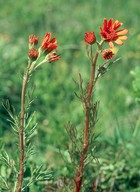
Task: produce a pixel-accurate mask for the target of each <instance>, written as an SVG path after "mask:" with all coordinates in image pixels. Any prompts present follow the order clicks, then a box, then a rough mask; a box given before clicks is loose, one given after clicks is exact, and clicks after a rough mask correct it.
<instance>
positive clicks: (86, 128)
mask: <svg viewBox="0 0 140 192" xmlns="http://www.w3.org/2000/svg"><path fill="white" fill-rule="evenodd" d="M122 25H123V23H121V22H119V21H118V20H113V19H112V18H111V19H109V20H107V19H104V22H103V27H100V35H101V41H100V42H99V41H98V40H97V38H96V35H95V33H94V31H88V32H86V33H85V36H84V41H85V43H86V45H87V56H88V59H89V63H90V68H91V73H90V75H89V81H88V82H87V83H86V85H84V80H83V78H82V75H81V74H79V81H78V83H77V84H78V87H79V92H78V93H76V96H77V97H78V99H79V100H80V101H81V103H82V105H83V110H84V116H85V119H84V125H83V129H82V131H81V130H80V134H78V132H79V130H78V129H77V128H75V126H74V125H72V124H71V123H68V125H67V126H66V130H67V132H68V135H69V137H70V139H71V144H70V145H69V153H70V157H71V162H72V164H73V170H74V177H73V180H74V183H75V192H81V191H82V192H83V191H85V192H87V191H96V190H97V189H98V182H97V178H95V177H94V178H90V179H89V180H91V183H87V180H88V179H87V178H86V176H87V175H86V172H89V171H88V170H87V168H88V166H89V163H94V162H95V160H96V158H95V154H94V151H95V147H96V145H95V139H96V134H95V125H96V123H97V120H98V107H99V101H95V100H94V98H95V97H94V93H95V87H96V83H97V81H98V80H99V79H100V78H101V77H103V75H104V74H105V73H106V72H107V71H108V69H109V68H110V66H111V65H112V64H114V63H116V62H117V61H118V60H119V58H116V51H115V50H116V48H115V47H114V43H116V44H118V45H122V44H123V42H122V40H126V39H127V36H126V34H127V33H128V30H126V29H121V30H118V29H119V27H121V26H122ZM108 45H109V47H108V48H106V47H107V46H108ZM93 46H96V47H97V50H96V52H95V53H94V52H93ZM100 55H101V57H102V58H103V63H102V64H99V63H97V60H98V57H99V56H100ZM89 177H90V176H89Z"/></svg>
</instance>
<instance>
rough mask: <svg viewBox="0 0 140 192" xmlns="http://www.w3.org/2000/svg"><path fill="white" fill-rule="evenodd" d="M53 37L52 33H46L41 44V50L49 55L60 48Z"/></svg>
mask: <svg viewBox="0 0 140 192" xmlns="http://www.w3.org/2000/svg"><path fill="white" fill-rule="evenodd" d="M51 35H52V34H51V33H46V35H45V37H44V38H43V40H42V44H41V48H42V49H43V50H44V51H45V52H47V53H50V52H51V51H53V50H55V49H56V48H57V47H58V45H57V40H56V38H55V37H54V38H52V39H51Z"/></svg>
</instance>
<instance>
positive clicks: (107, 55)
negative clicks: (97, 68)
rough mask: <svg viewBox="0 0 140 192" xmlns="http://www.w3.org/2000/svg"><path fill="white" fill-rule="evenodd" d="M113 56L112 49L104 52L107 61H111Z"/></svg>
mask: <svg viewBox="0 0 140 192" xmlns="http://www.w3.org/2000/svg"><path fill="white" fill-rule="evenodd" d="M113 56H114V53H113V51H111V50H110V49H108V50H103V51H102V57H103V59H105V60H110V59H112V57H113Z"/></svg>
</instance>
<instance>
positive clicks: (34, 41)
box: [29, 35, 39, 45]
mask: <svg viewBox="0 0 140 192" xmlns="http://www.w3.org/2000/svg"><path fill="white" fill-rule="evenodd" d="M38 40H39V38H38V37H36V36H35V35H30V36H29V43H30V44H31V45H33V44H34V45H36V44H38Z"/></svg>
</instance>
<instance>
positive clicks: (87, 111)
mask: <svg viewBox="0 0 140 192" xmlns="http://www.w3.org/2000/svg"><path fill="white" fill-rule="evenodd" d="M90 55H91V75H90V80H89V84H88V88H87V98H86V101H85V103H84V105H85V115H86V117H85V127H84V139H83V148H82V153H81V157H80V160H79V167H78V170H77V174H76V176H75V178H74V181H75V184H76V189H75V192H80V191H81V185H82V180H83V172H84V167H85V159H86V154H87V150H88V146H89V124H90V102H91V97H92V91H93V86H94V79H95V67H96V62H97V58H98V55H99V52H98V50H97V51H96V53H95V56H94V58H93V59H92V46H91V48H90Z"/></svg>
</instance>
